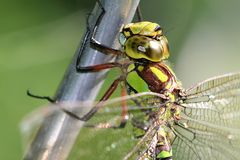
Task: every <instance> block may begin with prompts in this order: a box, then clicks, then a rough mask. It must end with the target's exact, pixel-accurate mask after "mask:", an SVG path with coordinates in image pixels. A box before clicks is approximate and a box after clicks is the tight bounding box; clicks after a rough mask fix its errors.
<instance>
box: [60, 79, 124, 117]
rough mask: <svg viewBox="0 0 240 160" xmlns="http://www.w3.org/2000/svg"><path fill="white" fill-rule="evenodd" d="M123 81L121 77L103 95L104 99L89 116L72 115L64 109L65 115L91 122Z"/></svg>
mask: <svg viewBox="0 0 240 160" xmlns="http://www.w3.org/2000/svg"><path fill="white" fill-rule="evenodd" d="M121 81H123V77H122V76H120V77H119V78H117V79H116V80H115V81H114V82H113V83H112V85H111V86H110V87H109V88H108V90H107V91H106V92H105V94H104V95H103V97H102V98H101V99H100V101H99V103H98V104H97V105H96V106H94V107H93V108H92V109H91V110H90V111H89V112H88V113H87V114H85V115H84V116H82V117H79V116H77V115H76V114H74V113H72V112H71V111H68V110H66V109H62V110H63V111H64V112H65V113H67V114H68V115H70V116H71V117H73V118H75V119H78V120H81V121H87V120H89V119H90V118H91V117H92V116H93V115H94V114H95V113H96V112H97V111H98V110H99V109H100V108H102V107H103V104H102V103H103V102H104V101H106V100H108V99H109V97H110V96H111V95H112V94H113V92H114V91H115V90H116V88H117V86H118V85H119V83H120V82H121Z"/></svg>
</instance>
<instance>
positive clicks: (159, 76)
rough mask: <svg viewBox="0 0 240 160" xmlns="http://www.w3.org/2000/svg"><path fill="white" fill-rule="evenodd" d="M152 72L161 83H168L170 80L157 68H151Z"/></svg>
mask: <svg viewBox="0 0 240 160" xmlns="http://www.w3.org/2000/svg"><path fill="white" fill-rule="evenodd" d="M150 70H151V71H152V72H153V73H154V74H155V75H156V76H157V78H158V79H159V80H160V81H161V82H163V83H164V82H166V81H167V80H168V76H167V75H166V74H164V73H163V72H162V71H161V70H159V69H158V68H156V67H150Z"/></svg>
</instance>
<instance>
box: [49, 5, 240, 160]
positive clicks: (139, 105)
mask: <svg viewBox="0 0 240 160" xmlns="http://www.w3.org/2000/svg"><path fill="white" fill-rule="evenodd" d="M100 6H101V4H100ZM101 7H102V6H101ZM102 11H103V12H102V14H101V15H100V16H99V18H98V20H97V22H96V25H95V27H94V29H93V33H92V38H91V40H90V43H91V45H92V46H93V48H95V49H97V50H99V51H101V52H103V53H105V54H111V55H114V56H116V57H117V61H116V62H110V63H105V64H99V65H95V66H87V67H82V66H80V65H79V64H77V65H76V68H77V71H78V72H99V71H102V70H105V69H111V68H115V67H117V68H120V69H121V71H122V74H121V75H120V76H119V77H118V78H117V79H116V80H114V82H113V83H112V84H111V86H110V88H109V89H108V90H107V91H106V93H105V94H104V96H103V97H102V98H101V100H100V102H98V103H94V104H93V105H92V104H91V105H90V104H86V103H84V102H80V103H77V104H74V105H75V107H74V108H77V109H79V110H80V111H81V113H75V112H74V113H73V112H72V111H69V110H68V107H67V106H68V105H69V104H61V103H59V104H58V103H55V104H53V105H51V106H48V107H47V109H48V110H49V112H48V113H49V114H50V110H51V111H52V112H54V111H55V110H56V108H57V109H59V108H61V109H62V111H64V112H65V113H66V114H68V115H69V116H71V117H73V118H75V119H76V120H80V121H85V122H86V123H85V128H84V129H82V131H81V133H80V135H81V136H80V139H81V140H80V142H79V145H78V146H80V147H79V148H78V150H79V152H77V153H73V155H74V154H75V155H78V156H77V157H78V158H76V157H75V158H76V159H124V160H127V159H137V160H148V159H149V160H172V159H176V160H189V159H191V160H203V159H211V160H214V159H216V160H221V159H222V160H225V159H230V160H237V159H239V157H240V152H239V151H240V97H239V96H240V73H229V74H225V75H222V76H217V77H213V78H210V79H207V80H205V81H203V82H200V83H197V84H196V85H194V86H193V87H191V88H189V89H184V88H183V87H182V85H181V82H180V81H179V80H178V79H177V77H176V75H175V73H174V72H173V71H172V69H171V68H170V67H169V66H168V65H167V63H166V60H167V58H168V57H169V55H170V53H169V47H168V41H167V38H166V37H165V35H164V34H163V30H162V28H161V27H160V25H159V24H157V23H153V22H149V21H140V22H136V23H130V24H127V25H124V26H123V27H122V29H121V31H120V35H119V42H120V44H121V45H122V50H117V49H113V48H110V47H108V46H105V45H103V44H101V43H100V42H98V41H97V40H96V39H95V34H96V32H97V28H98V25H99V24H100V22H101V18H102V17H103V16H104V13H105V12H106V11H105V10H104V8H103V7H102ZM88 29H89V28H88ZM132 72H136V73H137V75H138V76H139V77H140V78H142V79H143V80H144V81H145V83H146V84H147V85H148V88H149V92H143V93H139V92H138V91H137V90H136V89H135V88H134V87H133V86H132V85H131V84H130V83H128V81H127V76H128V75H129V74H130V73H132ZM118 86H120V87H121V93H122V97H120V98H116V99H110V100H109V98H110V96H111V95H112V93H113V92H114V91H115V90H116V88H117V87H118ZM127 93H128V94H129V95H127ZM54 106H55V107H54ZM56 106H58V107H56ZM59 106H60V107H59ZM86 108H90V110H87V111H84V112H83V110H86ZM45 113H46V112H45ZM115 135H116V136H115ZM86 144H92V146H94V147H93V148H92V149H89V148H90V147H89V146H86Z"/></svg>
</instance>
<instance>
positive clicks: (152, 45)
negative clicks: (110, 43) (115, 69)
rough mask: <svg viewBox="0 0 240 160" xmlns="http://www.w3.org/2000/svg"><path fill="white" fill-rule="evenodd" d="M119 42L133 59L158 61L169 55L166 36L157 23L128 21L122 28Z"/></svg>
mask: <svg viewBox="0 0 240 160" xmlns="http://www.w3.org/2000/svg"><path fill="white" fill-rule="evenodd" d="M119 42H120V43H121V45H122V46H123V48H124V51H125V53H126V55H127V56H128V57H131V58H132V59H135V60H139V59H146V60H149V61H152V62H160V61H162V60H164V59H167V58H168V57H169V48H168V41H167V38H166V37H165V36H163V35H162V29H161V27H160V25H158V24H157V23H152V22H147V21H145V22H138V23H130V24H128V25H126V26H124V27H123V28H122V31H121V33H120V35H119Z"/></svg>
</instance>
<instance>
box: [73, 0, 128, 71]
mask: <svg viewBox="0 0 240 160" xmlns="http://www.w3.org/2000/svg"><path fill="white" fill-rule="evenodd" d="M97 2H98V4H99V6H100V8H101V10H102V12H101V13H100V15H99V16H98V18H97V20H96V23H95V25H94V28H93V32H92V36H91V38H90V45H91V47H92V48H94V49H96V50H98V51H100V52H102V53H104V54H112V55H115V56H117V55H122V54H124V53H123V52H121V51H120V50H117V49H113V48H110V47H108V46H106V45H103V44H101V43H100V42H99V41H97V40H96V39H95V36H96V32H97V28H98V26H99V24H100V22H101V20H102V18H103V16H104V14H105V12H106V11H105V9H104V7H103V6H102V4H101V3H100V1H99V0H98V1H97ZM89 16H90V15H89ZM89 16H88V19H89ZM90 30H91V29H90V24H89V21H88V20H87V31H88V32H90ZM84 42H85V41H84ZM76 69H77V71H78V72H81V71H82V70H85V69H84V67H81V66H80V56H78V59H77V64H76Z"/></svg>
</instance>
